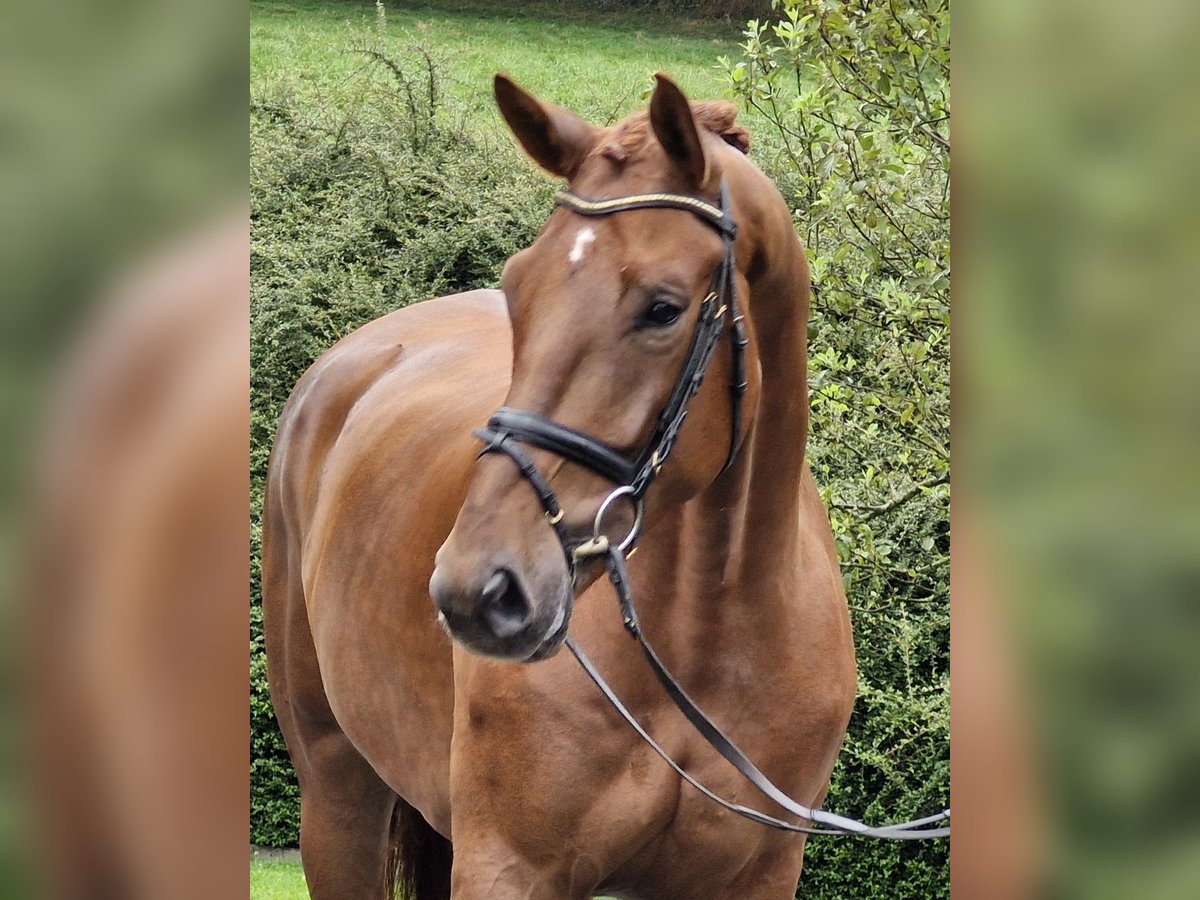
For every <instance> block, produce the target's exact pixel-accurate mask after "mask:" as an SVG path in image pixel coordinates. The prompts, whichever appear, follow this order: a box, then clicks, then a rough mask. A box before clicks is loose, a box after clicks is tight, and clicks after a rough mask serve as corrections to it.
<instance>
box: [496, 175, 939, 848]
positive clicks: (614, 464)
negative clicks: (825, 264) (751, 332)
mask: <svg viewBox="0 0 1200 900" xmlns="http://www.w3.org/2000/svg"><path fill="white" fill-rule="evenodd" d="M554 199H555V205H556V206H561V207H564V208H566V209H569V210H570V211H572V212H574V213H577V214H578V215H581V216H589V217H602V216H610V215H615V214H616V213H622V212H628V211H630V210H636V209H678V210H683V211H685V212H689V213H692V214H693V215H695V216H697V217H698V218H699V219H700V220H701V221H703V222H704V223H706V224H707V225H709V226H711V227H712V228H714V229H715V230H716V231H717V233H718V234H719V235H720V237H721V240H722V242H723V244H724V255H723V257H722V260H721V263H720V265H719V266H718V268H717V270H716V272H714V273H713V277H712V282H711V284H710V286H709V290H708V293H707V295H706V296H705V297H704V300H703V301H702V302H701V304H700V315H699V318H698V320H697V323H696V329H695V331H694V332H693V333H692V341H691V345H690V347H689V349H688V353H687V357H686V359H685V361H684V364H683V368H682V370H681V371H680V373H679V377H678V379H677V380H676V382H675V387H674V388H673V389H672V391H671V394H670V397H669V398H668V400H667V404H666V406H665V407H664V408H663V410H662V412H661V413H660V414H659V417H658V421H657V422H656V423H655V426H654V429H653V431H652V432H651V434H650V439H649V441H648V442H647V444H646V447H645V448H644V449H643V450H642V452H641V453H639V454H638V455H637V456H636V457H634V458H632V459H631V458H629V457H628V456H625V455H624V454H622V453H621V452H619V451H618V450H616V449H615V448H613V447H611V446H609V445H608V444H606V443H604V442H603V441H600V440H597V439H596V438H594V437H591V436H589V435H586V434H582V433H580V432H578V431H575V430H574V429H572V428H568V427H566V426H565V425H561V424H559V423H558V422H555V421H553V420H551V419H548V418H546V417H545V416H542V415H540V414H538V413H535V412H528V411H525V410H517V409H510V408H508V407H503V408H501V409H499V410H497V411H496V412H495V413H494V414H493V415H492V417H491V418H490V419H489V420H488V423H487V427H486V428H481V429H479V430H477V431H476V432H475V434H476V436H477V437H478V438H479V439H480V440H482V441H483V442H484V446H483V449H482V450H480V451H479V456H481V457H482V456H484V455H485V454H488V453H502V454H504V455H506V456H508V457H509V458H510V459H511V460H512V461H513V463H514V464H515V465H516V467H517V469H518V471H519V472H520V473H521V476H522V477H523V478H524V479H525V480H526V481H528V482H529V484H530V486H531V487H532V488H533V490H534V491H535V493H536V494H537V496H538V499H539V500H540V501H541V504H542V508H543V510H544V511H545V514H546V519H547V521H548V522H549V523H550V525H551V527H553V528H554V530H555V533H556V534H557V536H558V540H559V543H560V544H561V546H562V549H563V553H564V555H565V556H566V560H567V568H568V570H569V572H570V575H571V578H572V580H573V579H574V577H575V575H576V569H577V565H578V564H579V563H580V562H582V561H585V560H587V559H590V558H603V559H604V560H605V563H606V568H607V570H608V577H609V581H610V582H611V583H612V585H613V588H614V590H615V591H616V595H617V600H618V603H619V605H620V608H621V616H622V619H623V621H624V624H625V629H626V631H627V632H628V633H629V634H630V635H631V636H632V637H633V638H634V640H636V641H637V643H638V645H639V646H640V647H641V649H642V653H643V655H644V656H645V657H646V661H647V662H648V663H649V664H650V668H651V670H652V671H653V672H654V674H655V676H656V677H657V678H658V680H659V682H660V683H661V684H662V686H663V688H664V689H665V690H666V691H667V694H668V695H669V696H670V697H671V700H672V701H673V702H674V703H675V705H676V706H677V707H678V708H679V710H680V711H681V712H682V713H683V714H684V715H685V716H686V717H687V719H688V720H689V721H690V722H691V723H692V725H693V726H694V727H695V728H696V730H697V731H698V732H699V733H700V735H701V736H702V737H703V738H704V739H705V740H706V741H707V742H708V743H709V744H710V745H711V746H712V747H713V748H714V749H715V750H716V751H717V752H718V753H720V754H721V755H722V756H723V757H724V758H725V759H726V760H727V761H728V762H729V763H730V764H731V765H733V766H734V767H735V768H736V769H737V770H738V771H739V772H741V774H742V775H743V776H745V778H746V779H747V780H748V781H749V782H750V783H751V784H753V785H754V787H755V788H757V789H758V790H759V791H760V792H761V793H762V794H763V795H764V796H766V797H767V798H769V799H770V800H772V801H774V802H775V803H776V804H777V805H779V806H780V807H781V808H783V809H785V810H787V811H788V812H789V813H791V814H792V815H794V816H797V817H799V818H801V819H804V820H807V821H808V822H811V823H813V824H819V825H824V826H825V827H824V828H813V827H811V826H809V825H798V824H795V823H793V822H787V821H784V820H782V819H778V818H775V817H774V816H769V815H767V814H765V813H762V812H759V811H758V810H755V809H751V808H749V807H746V806H741V805H739V804H736V803H731V802H730V801H728V800H725V799H724V798H722V797H719V796H718V795H717V794H715V793H713V792H712V791H711V790H709V789H708V788H707V787H705V786H704V785H703V784H701V783H700V782H698V781H697V780H696V779H695V778H694V777H693V776H692V775H690V774H689V773H688V772H687V771H685V770H684V769H683V768H682V767H681V766H680V765H679V764H678V763H676V762H675V761H674V760H673V759H671V757H670V756H669V755H668V754H667V752H666V751H665V750H664V749H663V748H662V747H661V746H660V745H659V744H658V743H656V742H655V740H654V739H653V738H652V737H651V736H650V734H649V733H648V732H647V731H646V730H645V729H644V728H643V727H642V725H641V723H639V722H638V721H637V719H636V718H634V716H633V714H632V713H630V712H629V710H628V709H627V708H626V707H625V705H624V704H623V703H622V702H621V700H620V698H618V697H617V695H616V693H615V692H614V691H613V690H612V688H611V687H610V686H609V685H608V683H607V682H606V681H605V680H604V678H603V677H602V676H601V675H600V672H599V671H598V670H597V669H596V667H595V666H594V665H593V664H592V662H591V660H590V659H589V658H588V657H587V656H586V655H585V654H584V653H583V651H582V650H581V649H580V648H579V646H578V644H576V643H575V641H574V640H573V639H572V638H571V637H569V636H568V637H567V638H566V639H565V641H564V643H565V644H566V646H567V648H568V649H569V650H570V651H571V653H572V654H574V656H575V658H576V659H577V660H578V661H579V664H580V665H581V666H582V667H583V670H584V672H585V673H586V674H587V675H588V677H589V678H591V679H592V681H593V682H595V684H596V686H597V687H599V688H600V691H601V692H602V693H603V694H604V696H605V697H606V698H607V699H608V701H609V703H611V704H612V706H613V708H614V709H615V710H616V711H617V713H618V714H619V715H620V716H621V717H622V718H623V719H624V720H625V721H626V722H627V723H628V724H629V725H630V726H631V727H632V728H633V729H634V730H635V731H636V732H637V733H638V735H639V736H641V738H642V739H643V740H644V741H645V742H646V743H647V744H648V745H649V746H650V748H651V749H652V750H654V752H655V753H657V754H658V755H659V756H661V757H662V758H663V759H664V760H665V761H666V762H667V764H668V765H669V766H670V767H671V768H672V769H674V771H675V772H676V773H677V774H678V775H679V776H680V777H681V778H682V779H683V780H685V781H686V782H687V783H688V784H690V785H692V787H694V788H696V789H697V790H698V791H700V792H701V793H702V794H704V795H705V796H706V797H708V798H709V799H710V800H712V801H713V802H715V803H717V804H719V805H720V806H722V807H723V808H725V809H727V810H729V811H730V812H733V813H736V814H737V815H739V816H742V817H743V818H746V819H750V820H751V821H754V822H758V823H759V824H761V825H767V826H769V827H772V828H778V829H782V830H785V831H797V832H804V833H807V834H842V835H860V836H863V837H876V838H884V839H888V840H921V839H925V838H936V837H948V836H949V834H950V828H949V827H948V826H947V827H930V826H933V825H936V824H937V823H939V822H945V821H949V819H950V810H948V809H947V810H944V811H943V812H940V813H937V814H935V815H932V816H926V817H924V818H921V819H915V820H913V821H910V822H900V823H897V824H894V825H885V826H880V827H872V826H869V825H864V824H863V823H861V822H857V821H855V820H854V819H848V818H845V817H843V816H838V815H835V814H833V813H829V812H826V811H825V810H822V809H813V808H810V807H807V806H804V805H803V804H801V803H797V802H796V801H795V800H793V799H792V798H791V797H789V796H787V795H786V794H785V793H784V792H783V791H781V790H780V789H779V788H778V787H776V786H775V784H774V783H772V782H771V780H770V779H769V778H767V776H766V775H764V774H763V773H762V771H760V770H759V768H758V767H757V766H756V765H755V764H754V763H753V762H752V761H751V760H750V759H749V758H748V757H747V756H746V755H745V754H744V753H742V751H741V750H739V749H738V748H737V746H736V745H735V744H734V743H733V742H732V741H731V740H730V739H729V738H728V737H727V736H726V735H725V734H724V732H722V731H721V729H720V728H718V727H717V726H716V725H715V724H714V723H713V722H712V720H710V719H709V718H708V716H706V715H705V714H704V712H703V711H702V710H701V709H700V708H699V707H698V706H696V704H695V703H694V702H693V701H692V699H691V697H689V696H688V694H687V692H686V691H684V689H683V688H682V687H681V686H680V685H679V683H678V682H677V681H676V680H675V678H674V677H673V676H672V675H671V673H670V672H669V671H667V668H666V666H664V665H663V663H662V661H661V660H660V659H659V657H658V654H656V653H655V652H654V649H653V648H652V647H651V646H650V645H649V644H648V643H647V642H646V639H645V637H644V636H643V634H642V630H641V626H640V624H639V622H638V616H637V610H636V609H635V608H634V605H633V593H632V588H631V585H630V581H629V572H628V570H627V568H626V559H627V557H628V556H629V555H630V554H631V553H632V552H633V550H634V549H635V548H636V545H637V542H638V539H639V538H640V537H641V529H642V519H643V498H644V497H645V495H646V491H647V489H648V488H649V487H650V484H651V482H653V480H654V479H655V478H656V477H657V475H658V473H659V472H660V471H661V470H662V467H663V466H664V465H665V464H666V462H667V459H668V458H669V457H670V455H671V451H672V449H673V448H674V446H675V441H676V439H677V438H678V436H679V430H680V428H681V427H682V425H683V421H684V419H685V418H686V416H687V408H688V403H689V402H690V401H691V399H692V397H694V396H695V395H696V392H697V391H698V390H699V389H700V384H701V382H702V381H703V379H704V373H705V372H706V371H707V370H708V366H709V363H710V362H711V361H712V357H713V353H714V351H715V350H716V347H717V344H718V343H719V342H720V340H721V336H722V334H723V333H724V331H725V327H726V323H728V325H729V328H730V330H731V332H732V335H733V338H732V340H731V344H730V346H731V350H730V352H731V354H732V376H731V379H730V396H731V403H732V411H731V415H730V438H729V452H728V454H727V456H726V459H725V464H724V466H723V467H722V469H721V471H722V472H724V471H725V470H726V469H728V468H729V467H730V466H731V465H732V464H733V460H734V459H735V457H736V456H737V453H738V449H739V446H740V444H741V422H742V398H743V397H744V395H745V393H746V378H745V374H746V360H745V352H746V346H747V343H748V339H747V337H746V329H745V322H744V315H743V314H742V312H741V311H740V309H739V307H738V294H737V280H736V260H735V257H734V251H733V245H734V241H735V240H736V238H737V223H736V222H735V221H734V219H733V215H732V213H731V211H730V203H729V190H728V187H727V185H726V183H725V179H723V178H722V179H721V184H720V188H719V192H718V202H717V204H716V205H714V204H712V203H710V202H709V201H707V200H705V199H702V198H700V197H693V196H689V195H686V194H668V193H655V194H637V195H632V196H626V197H616V198H613V199H610V200H588V199H585V198H583V197H579V196H576V195H575V194H572V193H569V192H567V191H562V192H560V193H558V194H556V195H555V198H554ZM521 444H528V445H529V446H532V447H537V448H539V449H541V450H547V451H549V452H551V453H554V454H556V455H558V456H559V457H561V458H563V459H566V460H569V461H570V462H573V463H575V464H577V465H579V466H582V467H584V468H586V469H590V470H591V471H592V472H594V473H596V474H597V475H600V476H601V477H603V478H605V479H607V480H608V481H610V482H612V483H614V484H615V485H617V487H616V489H615V490H613V491H612V492H611V493H610V494H609V495H608V496H607V497H606V498H605V499H604V501H603V502H602V503H601V504H600V508H599V510H598V512H597V513H596V518H595V521H594V523H593V528H592V537H591V538H590V539H588V540H585V541H582V542H573V541H572V540H571V538H570V536H569V535H568V534H567V531H566V528H565V526H564V524H563V518H564V515H565V514H564V511H563V508H562V505H561V504H560V503H559V501H558V497H557V495H556V494H555V492H554V489H553V488H552V487H551V486H550V483H549V482H548V481H547V480H546V479H545V477H544V476H543V475H542V474H541V472H540V471H539V470H538V468H537V465H536V464H535V463H534V461H533V459H532V457H530V455H529V454H528V453H527V452H526V451H525V450H524V448H523V447H521ZM621 497H628V498H629V500H630V501H631V502H632V503H633V504H634V521H633V525H632V526H631V527H630V530H629V533H628V534H627V535H626V536H625V538H624V539H623V540H621V541H620V542H613V541H610V540H609V539H608V537H607V536H606V535H605V534H604V533H603V525H604V517H605V515H606V514H607V513H608V511H609V509H611V508H612V505H613V504H614V503H615V502H616V501H617V500H618V499H619V498H621Z"/></svg>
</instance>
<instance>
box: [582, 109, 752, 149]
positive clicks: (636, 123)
mask: <svg viewBox="0 0 1200 900" xmlns="http://www.w3.org/2000/svg"><path fill="white" fill-rule="evenodd" d="M691 108H692V116H693V117H694V118H695V120H696V124H697V125H699V126H700V127H702V128H704V129H705V130H706V131H710V132H712V133H713V134H715V135H716V136H717V137H719V138H721V140H723V141H725V143H727V144H729V145H730V146H731V147H734V148H735V149H737V150H739V151H741V152H742V153H747V152H749V150H750V134H749V132H747V131H746V129H745V128H742V127H741V126H740V125H738V124H737V116H738V112H737V107H736V106H734V105H733V104H732V103H730V102H729V101H728V100H700V101H693V102H692V103H691ZM653 144H654V132H653V130H652V129H651V127H650V112H649V110H642V111H640V112H636V113H634V114H633V115H631V116H629V117H628V118H626V119H623V120H622V121H620V122H618V123H617V124H616V125H613V126H611V127H610V128H607V129H605V131H604V133H603V134H602V136H601V138H600V140H598V141H597V142H596V145H595V147H594V148H593V149H592V152H591V155H592V156H601V157H604V158H605V159H609V160H611V161H612V162H615V163H625V162H629V161H632V160H635V159H637V158H639V157H640V156H642V155H643V154H644V153H645V152H646V150H647V149H649V148H650V147H651V146H653Z"/></svg>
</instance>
